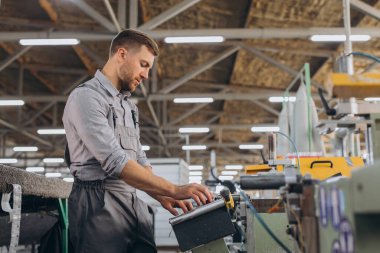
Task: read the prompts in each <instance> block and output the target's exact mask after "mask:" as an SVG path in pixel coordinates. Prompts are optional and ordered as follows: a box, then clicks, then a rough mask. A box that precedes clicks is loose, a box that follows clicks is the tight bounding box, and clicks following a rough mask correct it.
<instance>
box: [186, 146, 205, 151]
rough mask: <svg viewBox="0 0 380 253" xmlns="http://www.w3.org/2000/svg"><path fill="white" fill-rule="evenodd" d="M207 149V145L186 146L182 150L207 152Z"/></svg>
mask: <svg viewBox="0 0 380 253" xmlns="http://www.w3.org/2000/svg"><path fill="white" fill-rule="evenodd" d="M205 149H207V146H206V145H184V146H182V150H205Z"/></svg>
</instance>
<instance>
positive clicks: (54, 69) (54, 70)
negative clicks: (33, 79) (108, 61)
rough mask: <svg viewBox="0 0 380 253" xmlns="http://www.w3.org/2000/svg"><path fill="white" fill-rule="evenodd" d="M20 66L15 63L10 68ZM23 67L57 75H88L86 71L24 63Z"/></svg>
mask: <svg viewBox="0 0 380 253" xmlns="http://www.w3.org/2000/svg"><path fill="white" fill-rule="evenodd" d="M19 65H20V64H18V63H13V64H11V65H10V66H9V68H19V67H20V66H19ZM22 67H23V68H24V69H29V70H34V71H42V72H49V73H57V74H68V75H83V74H85V73H87V70H85V69H79V68H68V67H59V66H51V65H44V64H35V63H23V64H22Z"/></svg>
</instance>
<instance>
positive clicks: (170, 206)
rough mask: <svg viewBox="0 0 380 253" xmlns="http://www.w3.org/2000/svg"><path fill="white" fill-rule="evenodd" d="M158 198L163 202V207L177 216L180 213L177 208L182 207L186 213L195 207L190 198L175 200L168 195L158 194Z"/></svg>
mask: <svg viewBox="0 0 380 253" xmlns="http://www.w3.org/2000/svg"><path fill="white" fill-rule="evenodd" d="M156 199H157V200H158V201H159V202H160V203H161V205H162V207H163V208H165V209H166V210H168V211H169V212H170V213H171V214H173V215H175V216H177V215H178V211H177V210H176V209H175V208H181V209H182V211H183V212H184V213H187V212H188V211H191V210H192V209H193V205H192V204H191V202H190V201H188V200H175V199H173V198H171V197H166V196H156Z"/></svg>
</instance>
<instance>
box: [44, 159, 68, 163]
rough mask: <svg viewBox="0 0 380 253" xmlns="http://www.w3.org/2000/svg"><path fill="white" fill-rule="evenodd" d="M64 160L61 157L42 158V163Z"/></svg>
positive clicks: (61, 161)
mask: <svg viewBox="0 0 380 253" xmlns="http://www.w3.org/2000/svg"><path fill="white" fill-rule="evenodd" d="M64 161H65V160H64V159H63V158H44V160H43V162H44V163H63V162H64Z"/></svg>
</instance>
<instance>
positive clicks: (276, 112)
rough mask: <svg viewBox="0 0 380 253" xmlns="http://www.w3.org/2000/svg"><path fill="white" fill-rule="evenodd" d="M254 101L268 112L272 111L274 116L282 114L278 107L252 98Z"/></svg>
mask: <svg viewBox="0 0 380 253" xmlns="http://www.w3.org/2000/svg"><path fill="white" fill-rule="evenodd" d="M252 103H254V104H255V105H257V106H259V107H261V108H263V109H264V110H265V111H267V112H270V113H271V114H273V115H274V116H280V112H279V111H277V110H276V109H274V108H272V107H270V106H269V105H266V104H264V103H262V102H258V101H255V100H252Z"/></svg>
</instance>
